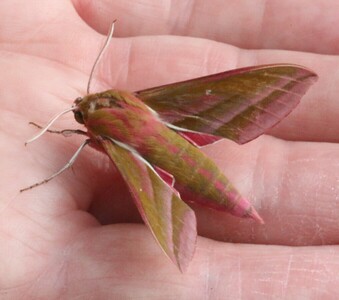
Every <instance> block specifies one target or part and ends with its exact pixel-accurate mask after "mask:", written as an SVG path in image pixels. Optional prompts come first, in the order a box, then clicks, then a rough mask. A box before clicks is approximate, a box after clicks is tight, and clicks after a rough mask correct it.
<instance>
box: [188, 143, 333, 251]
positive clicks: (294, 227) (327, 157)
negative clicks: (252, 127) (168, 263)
mask: <svg viewBox="0 0 339 300" xmlns="http://www.w3.org/2000/svg"><path fill="white" fill-rule="evenodd" d="M226 149H227V150H226ZM206 152H207V154H208V155H210V156H211V157H213V159H214V160H215V161H216V163H217V165H218V166H219V167H220V168H221V170H223V171H224V172H225V174H226V176H227V177H228V178H229V179H230V180H231V182H233V183H234V185H235V186H237V187H238V188H239V189H240V190H241V192H242V194H243V195H246V196H247V197H248V198H249V199H251V200H252V203H253V205H254V207H255V208H256V209H257V211H258V213H259V214H260V215H261V217H262V218H263V219H264V221H265V225H258V224H255V223H251V222H248V221H247V220H243V221H237V220H235V219H234V218H233V217H228V216H225V215H224V214H222V213H220V212H216V211H211V210H206V209H204V208H203V207H199V206H196V207H195V208H196V210H197V213H198V222H199V229H200V231H199V232H200V233H201V234H203V235H205V236H207V237H212V238H215V239H218V240H223V241H225V240H226V241H232V242H253V243H264V244H280V245H321V244H337V243H338V242H339V239H338V226H337V225H336V224H338V222H339V219H338V215H339V204H338V195H339V181H338V178H339V159H338V157H339V146H338V145H336V144H326V143H306V142H285V141H281V140H277V139H274V138H269V137H261V138H259V139H258V140H256V141H253V142H252V143H249V144H247V145H245V146H238V145H234V144H233V143H231V142H226V141H224V142H220V143H219V144H216V145H215V147H212V146H210V147H209V148H208V149H206Z"/></svg>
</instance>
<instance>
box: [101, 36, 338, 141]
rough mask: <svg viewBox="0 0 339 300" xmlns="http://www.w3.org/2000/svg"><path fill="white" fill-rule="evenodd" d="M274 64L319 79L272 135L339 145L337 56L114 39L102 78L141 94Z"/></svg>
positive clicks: (163, 39)
mask: <svg viewBox="0 0 339 300" xmlns="http://www.w3.org/2000/svg"><path fill="white" fill-rule="evenodd" d="M154 45H156V47H154ZM276 62H289V63H297V64H301V65H305V66H307V67H309V68H310V69H313V70H314V71H315V72H317V73H318V74H319V77H320V80H319V82H317V83H316V84H315V85H314V86H313V87H312V88H311V90H310V91H309V92H308V93H307V94H306V96H305V97H304V98H303V99H302V101H301V104H300V105H299V107H298V108H297V109H296V110H295V111H294V112H293V113H292V114H291V116H289V117H288V119H286V120H284V121H283V122H282V124H281V126H278V127H277V129H275V130H274V131H272V133H273V134H274V135H275V136H277V137H281V138H284V139H289V140H311V141H327V142H337V141H338V137H339V132H338V131H339V128H338V126H336V124H337V118H338V111H339V102H338V101H337V94H338V93H339V91H338V89H339V88H338V87H337V85H333V84H332V82H336V81H337V80H338V79H336V77H338V76H339V75H338V74H337V73H335V72H334V73H333V72H332V73H331V72H329V71H328V70H331V69H336V68H337V66H338V64H339V61H338V59H337V58H336V57H334V56H333V57H325V56H321V55H315V54H310V53H299V52H286V51H271V50H265V51H254V50H253V51H240V50H239V49H237V48H234V47H231V46H227V45H223V44H220V43H211V42H209V41H207V40H197V39H188V38H180V37H140V38H134V39H117V40H114V42H113V43H112V47H111V48H110V50H109V53H108V54H107V56H106V60H105V68H101V69H100V71H101V74H100V76H101V77H102V78H104V80H105V81H106V82H107V83H108V84H107V86H108V87H109V86H111V87H112V86H114V87H116V88H121V89H126V90H140V89H143V88H146V87H152V86H157V85H163V84H167V83H171V82H176V81H181V80H185V79H192V78H195V77H199V76H202V75H207V74H213V73H217V72H222V71H225V70H228V69H233V68H237V67H242V66H246V65H247V66H248V65H258V64H266V63H276ZM108 66H109V67H108ZM111 70H114V71H113V72H112V71H111ZM337 75H338V76H337Z"/></svg>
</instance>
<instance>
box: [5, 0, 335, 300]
mask: <svg viewBox="0 0 339 300" xmlns="http://www.w3.org/2000/svg"><path fill="white" fill-rule="evenodd" d="M226 2H227V3H226ZM228 2H229V3H228ZM243 2H245V1H218V0H215V1H209V2H207V1H181V2H180V1H173V3H172V2H171V1H169V2H166V1H155V0H143V1H138V2H136V3H133V2H127V1H118V0H116V1H108V0H100V1H85V0H73V3H72V2H71V1H69V0H50V1H44V0H29V1H10V0H2V1H1V4H0V16H1V18H0V24H1V26H0V39H1V44H0V47H1V48H0V84H1V88H0V94H1V98H0V99H1V106H0V113H1V117H0V128H1V131H0V134H1V140H0V141H1V147H0V151H1V160H0V161H1V170H2V171H1V174H2V175H1V176H2V178H1V181H0V185H1V189H0V193H1V197H0V296H1V297H2V298H3V299H6V297H7V298H8V299H22V298H28V299H29V298H32V299H33V298H34V299H36V298H46V299H47V298H48V299H54V298H72V297H74V298H76V297H77V298H84V299H88V298H91V297H92V298H93V299H108V298H114V297H116V298H118V299H120V298H128V297H131V298H133V297H135V298H138V297H140V298H147V299H153V298H154V299H159V298H162V299H167V298H171V299H172V298H176V299H218V298H221V299H225V298H229V299H240V298H243V299H272V297H273V298H274V297H275V298H286V299H291V298H294V299H296V298H298V299H300V298H307V299H316V298H324V297H327V298H331V299H335V298H337V297H338V289H337V285H338V283H339V278H338V275H337V274H339V252H338V246H336V245H335V244H337V243H338V241H339V238H338V236H339V235H338V233H339V226H338V225H339V217H338V216H339V147H338V144H336V143H337V142H338V136H339V135H338V128H339V126H338V123H337V122H338V121H337V119H338V117H339V101H338V94H339V88H338V85H336V84H335V83H336V82H337V81H338V80H339V75H338V72H337V70H338V67H339V58H338V56H337V55H336V54H338V53H339V44H338V43H336V44H334V42H333V41H335V40H338V39H339V35H338V31H337V30H336V28H337V27H336V26H338V25H339V24H337V23H338V18H337V15H338V14H339V7H338V5H337V4H336V1H335V0H329V1H327V2H326V4H320V3H321V2H316V1H309V0H307V1H306V0H303V1H298V2H297V3H296V1H292V0H288V1H283V4H282V2H278V1H271V2H266V1H252V2H249V3H251V4H246V5H245V4H242V3H243ZM313 2H314V3H313ZM166 3H167V4H166ZM169 3H170V4H169ZM184 3H185V4H184ZM188 3H190V5H188ZM207 3H209V4H208V5H207ZM254 3H255V4H254ZM261 3H266V6H263V4H261ZM311 17H312V18H313V19H312V20H310V18H311ZM113 19H118V23H117V25H116V34H115V36H117V37H126V38H124V39H122V38H116V39H115V38H113V40H112V42H111V45H110V48H109V49H108V51H107V52H106V54H105V56H104V58H103V60H102V63H101V64H100V66H99V68H98V69H97V73H96V78H97V80H96V81H95V82H94V84H93V86H92V89H93V91H98V90H100V89H103V88H109V87H114V88H123V89H128V90H131V91H133V90H140V89H142V88H146V87H152V86H156V85H160V84H166V83H170V82H175V81H179V80H184V79H190V78H195V77H199V76H203V75H208V74H212V73H216V72H221V71H225V70H228V69H232V68H237V67H242V66H248V65H258V64H266V63H297V64H300V65H304V66H306V67H308V68H310V69H312V70H314V71H315V72H317V73H318V75H319V76H320V80H319V82H318V83H317V84H316V85H315V86H314V87H313V88H312V89H311V90H310V91H309V92H308V93H307V95H306V96H305V97H304V98H303V100H302V103H301V105H300V106H299V107H298V108H297V109H296V110H295V111H294V112H293V113H292V114H291V115H290V116H289V117H288V118H286V119H285V120H284V121H283V122H282V123H281V124H280V125H279V126H277V127H276V128H274V129H273V130H272V131H271V132H270V133H271V136H268V135H267V136H262V137H260V138H258V139H257V140H255V141H253V142H251V143H249V144H246V145H243V146H239V145H236V144H234V143H233V142H231V141H226V140H223V141H221V142H219V143H217V144H215V145H211V146H208V147H206V148H205V149H204V151H205V152H206V153H207V154H208V155H209V156H210V157H211V158H212V159H214V160H215V161H216V162H217V164H218V166H219V167H220V168H221V169H222V170H223V171H224V172H225V174H226V175H227V176H228V178H229V179H230V180H231V181H232V182H233V183H234V185H236V186H237V187H238V189H239V190H240V191H241V192H242V193H243V194H244V195H246V196H247V197H248V198H249V199H251V200H252V202H253V205H254V206H255V207H256V209H257V210H258V212H259V213H260V215H261V216H262V217H263V218H264V219H265V222H266V224H265V225H258V224H255V223H254V222H251V221H248V220H240V219H237V218H234V217H232V216H230V215H228V214H223V213H220V212H215V211H211V210H206V209H204V208H203V207H199V206H195V207H194V209H195V211H196V213H197V218H198V227H199V233H200V235H202V236H205V237H206V238H203V237H199V238H198V243H197V249H196V253H195V256H194V259H193V261H192V262H191V264H190V267H189V269H188V271H187V273H185V274H181V273H180V272H179V271H178V270H177V269H176V267H175V266H174V265H173V264H172V263H171V262H170V261H169V260H168V259H166V257H165V256H164V255H163V253H162V252H161V250H160V248H159V247H158V246H157V244H156V243H155V242H154V240H153V238H152V236H151V234H150V233H149V232H148V230H147V228H146V227H145V226H144V225H142V224H138V223H137V222H136V221H140V217H139V216H138V213H137V211H136V208H135V207H134V205H133V203H132V201H131V199H130V196H129V193H128V191H127V189H126V186H125V185H124V183H123V181H122V180H121V178H120V176H119V174H117V173H116V171H115V169H114V167H113V166H112V164H111V163H110V161H109V160H108V158H107V157H105V156H104V155H102V154H100V153H98V152H96V151H94V150H92V149H89V148H88V149H87V150H85V151H84V152H83V153H82V154H81V155H80V157H79V159H78V160H77V162H76V163H75V165H74V168H73V172H72V171H68V172H66V173H64V174H62V175H61V176H59V177H58V178H56V179H55V180H53V181H52V182H50V183H48V184H47V185H43V186H41V187H39V188H36V189H33V190H30V191H27V192H24V193H19V190H20V189H21V188H24V187H26V186H29V185H31V184H33V183H35V182H38V181H40V180H41V179H43V178H46V177H48V176H49V175H50V174H52V173H53V172H55V171H56V170H58V169H59V168H60V167H61V166H63V165H64V164H65V163H66V161H67V160H68V159H69V158H70V157H71V156H72V154H73V153H74V151H75V150H76V149H77V147H78V146H79V145H80V144H81V142H82V141H83V137H81V136H80V137H79V136H72V137H71V138H65V137H61V136H56V135H52V134H46V135H44V136H43V137H42V138H41V139H39V140H38V141H36V142H34V143H32V144H30V145H29V146H28V147H25V146H24V141H25V140H27V139H28V138H30V137H31V136H32V135H34V134H35V133H36V129H35V128H34V127H31V126H29V125H28V122H29V121H35V122H37V123H40V124H43V123H45V122H46V121H47V120H48V119H50V117H51V116H52V115H54V114H55V113H56V112H60V111H61V110H63V109H66V108H68V107H70V106H71V104H72V102H73V99H75V98H76V97H78V96H82V95H84V94H85V93H86V84H87V80H88V76H89V71H90V69H91V66H92V64H93V61H94V59H95V57H96V55H97V53H98V50H99V48H100V47H101V46H102V43H103V40H104V37H103V35H102V34H106V32H107V30H108V28H109V25H110V23H111V21H112V20H113ZM315 19H316V21H314V20H315ZM322 21H323V23H320V22H322ZM333 24H336V25H333ZM100 33H101V34H100ZM231 44H232V45H234V46H231ZM237 47H241V48H246V49H260V48H263V49H264V48H265V50H240V48H237ZM268 48H271V49H275V50H268ZM278 49H285V50H284V51H283V50H278ZM286 50H289V51H286ZM295 50H298V52H297V51H295ZM302 51H304V52H302ZM312 52H313V53H312ZM55 128H56V129H65V128H77V125H76V122H75V121H74V120H73V117H72V115H71V114H70V115H69V116H67V117H63V118H62V119H60V121H59V122H58V123H56V124H55ZM234 242H236V243H234ZM300 246H307V247H300Z"/></svg>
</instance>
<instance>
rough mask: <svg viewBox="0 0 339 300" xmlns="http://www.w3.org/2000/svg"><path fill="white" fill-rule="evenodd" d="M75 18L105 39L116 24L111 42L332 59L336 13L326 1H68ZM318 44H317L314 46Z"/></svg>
mask: <svg viewBox="0 0 339 300" xmlns="http://www.w3.org/2000/svg"><path fill="white" fill-rule="evenodd" d="M73 3H74V6H75V8H76V9H77V11H78V13H79V14H80V16H81V17H82V18H83V19H84V20H85V21H86V22H87V23H88V24H90V25H91V26H92V27H93V28H94V29H95V30H97V31H99V32H101V33H106V32H107V28H108V27H109V24H110V23H111V22H112V20H113V19H118V24H117V31H116V36H120V37H124V36H137V35H161V34H173V35H185V36H195V37H203V38H207V39H213V40H217V41H220V42H224V43H228V44H233V45H236V46H238V47H242V48H270V49H289V50H299V51H309V52H317V53H332V54H336V53H338V51H339V45H338V43H334V42H333V41H335V40H337V39H338V37H339V33H338V30H336V28H338V26H339V20H338V17H337V16H338V14H339V7H338V5H337V1H336V0H328V1H315V0H313V1H309V0H302V1H293V0H288V1H259V0H257V1H232V0H228V1H221V0H215V1H209V2H206V1H190V2H187V1H171V2H170V4H169V2H168V1H157V0H143V1H138V2H137V3H133V4H132V3H131V4H126V2H125V1H122V0H120V1H109V0H101V1H88V0H73ZM319 41H321V43H319Z"/></svg>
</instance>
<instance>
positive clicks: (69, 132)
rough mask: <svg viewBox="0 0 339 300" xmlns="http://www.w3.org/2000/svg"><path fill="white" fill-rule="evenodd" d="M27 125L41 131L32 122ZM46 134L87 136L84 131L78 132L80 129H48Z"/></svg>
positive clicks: (38, 126) (37, 125)
mask: <svg viewBox="0 0 339 300" xmlns="http://www.w3.org/2000/svg"><path fill="white" fill-rule="evenodd" d="M29 125H33V126H35V127H37V128H39V129H43V127H42V126H40V125H39V124H37V123H34V122H29ZM47 132H49V133H56V134H61V135H63V136H64V137H68V136H70V135H72V134H81V135H85V136H87V133H86V131H83V130H80V129H64V130H50V129H48V130H47Z"/></svg>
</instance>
